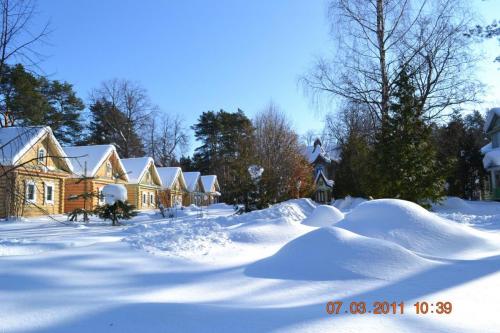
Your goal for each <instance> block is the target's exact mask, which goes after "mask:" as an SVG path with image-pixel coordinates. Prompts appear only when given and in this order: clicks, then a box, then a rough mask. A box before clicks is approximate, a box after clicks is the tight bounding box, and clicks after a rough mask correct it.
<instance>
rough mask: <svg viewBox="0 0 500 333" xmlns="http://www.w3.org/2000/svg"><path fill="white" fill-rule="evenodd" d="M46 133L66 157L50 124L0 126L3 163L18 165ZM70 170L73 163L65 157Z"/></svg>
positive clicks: (62, 155)
mask: <svg viewBox="0 0 500 333" xmlns="http://www.w3.org/2000/svg"><path fill="white" fill-rule="evenodd" d="M45 134H48V135H49V136H50V138H51V140H52V141H53V142H54V145H55V147H56V149H57V151H58V153H59V154H60V155H61V157H66V154H65V153H64V151H63V149H62V147H61V146H60V144H59V142H58V141H57V139H56V138H55V137H54V134H53V133H52V130H51V129H50V127H48V126H25V127H18V126H12V127H2V128H0V151H1V152H0V153H1V154H2V156H1V163H2V164H3V165H16V163H17V162H18V160H19V159H20V158H21V157H22V156H23V155H24V154H26V153H27V152H28V150H29V149H32V148H33V145H34V144H35V143H36V142H37V141H38V140H40V139H41V138H42V137H43V136H44V135H45ZM64 163H66V164H67V165H68V167H69V169H70V170H73V164H72V163H71V161H69V160H68V159H64Z"/></svg>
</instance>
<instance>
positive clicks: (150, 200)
mask: <svg viewBox="0 0 500 333" xmlns="http://www.w3.org/2000/svg"><path fill="white" fill-rule="evenodd" d="M154 203H155V195H154V194H153V193H149V204H150V205H154Z"/></svg>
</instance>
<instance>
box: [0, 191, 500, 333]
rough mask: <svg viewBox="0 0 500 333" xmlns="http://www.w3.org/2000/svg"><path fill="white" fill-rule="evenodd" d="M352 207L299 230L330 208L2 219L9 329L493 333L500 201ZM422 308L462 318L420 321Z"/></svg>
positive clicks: (0, 268)
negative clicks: (362, 308) (440, 306)
mask: <svg viewBox="0 0 500 333" xmlns="http://www.w3.org/2000/svg"><path fill="white" fill-rule="evenodd" d="M355 201H357V199H352V198H351V199H350V200H344V201H342V202H343V203H346V202H348V203H350V204H349V205H346V207H345V208H346V209H345V210H343V213H344V215H345V218H344V220H342V221H339V222H338V223H336V224H334V225H332V226H327V227H313V226H308V225H306V224H305V223H304V222H305V221H306V220H309V219H311V218H312V217H313V215H315V212H317V213H319V212H320V211H321V210H324V209H328V208H320V207H327V206H317V205H316V204H315V203H313V202H312V201H310V200H308V199H296V200H290V201H287V202H284V203H280V204H276V205H273V206H272V207H270V208H268V209H265V210H261V211H255V212H252V213H247V214H242V215H236V214H235V211H234V209H233V207H232V206H231V205H225V204H216V205H210V206H208V207H207V208H203V209H201V208H197V207H186V208H184V209H178V210H176V214H175V216H176V217H175V218H162V217H161V216H160V215H159V213H158V212H154V211H149V212H140V213H139V215H138V216H136V217H134V218H133V219H132V220H130V221H124V223H125V224H124V225H122V226H118V227H111V226H110V223H109V222H105V221H102V220H99V219H98V218H97V217H95V216H94V217H92V218H91V221H90V223H88V224H81V223H69V222H66V221H64V216H54V218H55V220H53V219H51V218H49V217H41V218H31V219H26V220H24V221H21V222H2V223H0V299H1V300H2V302H0V331H5V332H75V333H79V332H110V331H116V332H138V331H140V332H167V331H168V332H411V333H413V332H449V333H451V332H477V333H479V332H481V333H483V332H489V333H493V332H498V327H499V326H500V317H499V316H498V314H497V312H498V306H497V305H498V303H499V302H500V296H499V295H500V284H499V283H498V282H499V280H500V241H498V237H500V219H492V220H490V222H491V223H490V224H488V225H485V224H484V219H485V218H487V217H490V216H493V215H494V213H495V212H497V213H499V212H500V203H493V202H473V201H470V202H468V201H464V202H461V201H460V199H456V198H455V199H453V198H450V199H449V200H445V201H444V202H443V204H442V205H436V206H435V207H433V210H434V211H435V212H429V211H426V210H424V209H423V208H420V207H418V206H416V205H414V204H411V203H408V202H404V201H401V200H372V201H366V202H363V203H360V204H359V205H357V206H356V207H352V206H355V205H354V203H355ZM359 201H361V200H359ZM341 210H342V209H341ZM330 213H332V211H331V210H330ZM451 214H454V215H453V216H454V220H453V221H452V220H449V219H447V218H446V216H451ZM480 217H481V218H480ZM429 231H432V233H431V234H429V233H428V232H429ZM409 238H412V239H413V240H414V241H411V242H409V241H408V242H405V240H406V239H409ZM478 238H479V240H480V242H477V239H478ZM490 241H493V243H490ZM429 244H430V245H429ZM424 250H425V251H424ZM427 252H432V253H431V254H430V255H429V254H428V253H427ZM472 252H473V254H474V255H471V253H472ZM334 300H338V301H342V302H344V309H348V308H349V303H350V302H352V301H356V302H359V301H365V302H366V303H367V306H370V305H371V304H372V303H373V302H374V301H388V302H392V301H396V302H398V303H399V302H404V303H405V313H404V314H403V315H373V314H365V315H351V314H346V313H343V312H342V313H339V314H338V315H328V314H327V313H326V311H325V306H326V303H327V302H328V301H334ZM417 301H427V302H429V303H435V302H437V301H450V302H452V303H453V312H452V313H451V314H449V315H438V314H435V313H434V314H427V315H416V314H415V310H414V308H413V304H414V303H415V302H417Z"/></svg>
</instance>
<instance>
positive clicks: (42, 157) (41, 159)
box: [36, 148, 47, 164]
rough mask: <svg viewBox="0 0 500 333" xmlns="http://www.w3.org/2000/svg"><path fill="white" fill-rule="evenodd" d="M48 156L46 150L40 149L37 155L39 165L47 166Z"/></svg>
mask: <svg viewBox="0 0 500 333" xmlns="http://www.w3.org/2000/svg"><path fill="white" fill-rule="evenodd" d="M46 155H47V154H46V152H45V149H44V148H40V149H38V154H37V158H36V160H37V162H38V164H45V156H46Z"/></svg>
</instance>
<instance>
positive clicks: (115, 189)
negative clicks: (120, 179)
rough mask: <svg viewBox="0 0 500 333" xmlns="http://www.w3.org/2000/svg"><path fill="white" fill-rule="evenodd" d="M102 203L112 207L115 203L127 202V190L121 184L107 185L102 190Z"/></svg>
mask: <svg viewBox="0 0 500 333" xmlns="http://www.w3.org/2000/svg"><path fill="white" fill-rule="evenodd" d="M102 195H103V196H104V202H105V203H107V204H108V205H113V204H114V203H115V202H116V201H126V200H127V189H126V188H125V186H124V185H121V184H108V185H106V186H104V187H103V188H102Z"/></svg>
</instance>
